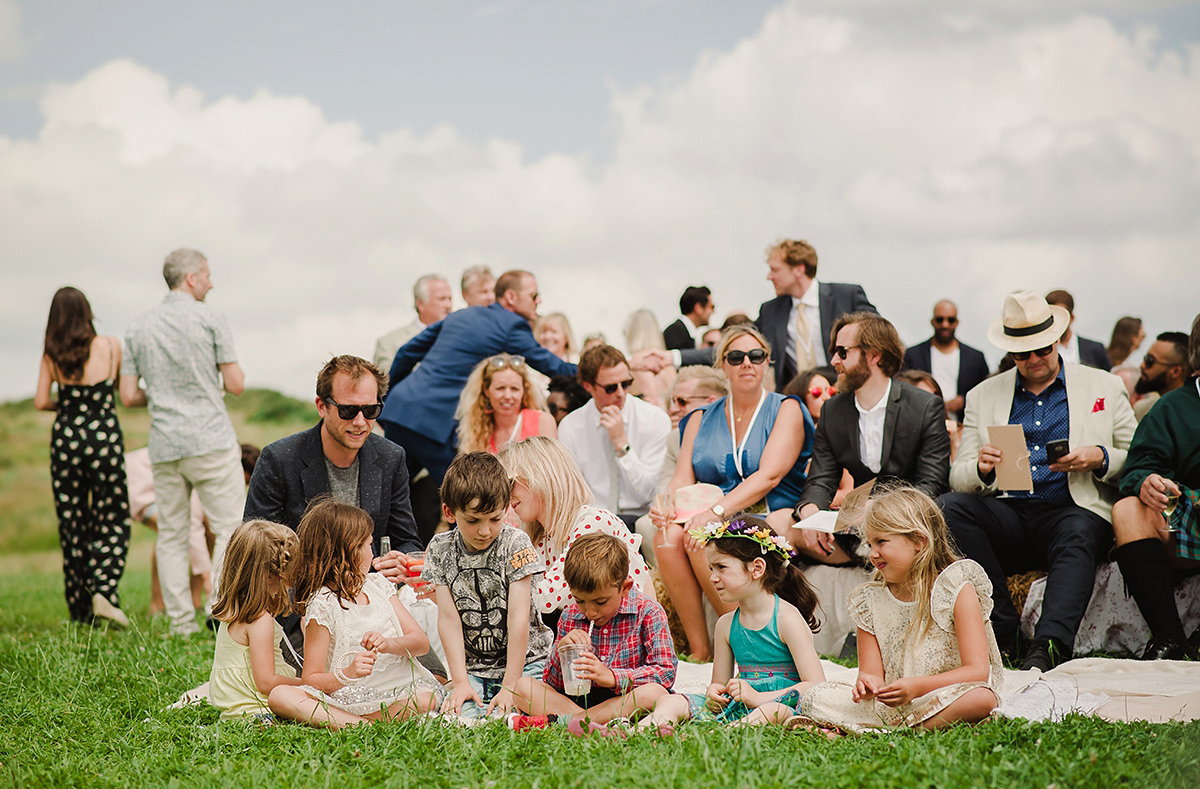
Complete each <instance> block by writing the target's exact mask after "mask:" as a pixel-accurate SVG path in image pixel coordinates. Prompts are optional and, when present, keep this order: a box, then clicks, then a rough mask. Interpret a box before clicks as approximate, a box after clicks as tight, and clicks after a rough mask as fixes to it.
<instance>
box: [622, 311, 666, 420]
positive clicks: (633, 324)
mask: <svg viewBox="0 0 1200 789" xmlns="http://www.w3.org/2000/svg"><path fill="white" fill-rule="evenodd" d="M666 347H667V346H666V343H664V342H663V336H662V329H660V328H659V326H658V318H655V317H654V313H653V312H651V311H650V310H647V309H640V310H634V311H633V312H631V313H630V314H629V317H628V318H626V319H625V348H626V350H628V351H629V356H630V357H631V358H632V357H633V356H635V355H637V354H639V353H641V352H642V351H647V350H658V351H662V350H665V349H666ZM630 371H631V372H632V373H633V388H632V389H630V394H632V395H633V396H634V397H640V398H642V399H643V400H645V401H646V402H647V403H650V404H651V405H657V406H660V407H665V406H666V403H665V400H664V397H663V393H664V392H666V391H667V390H668V389H670V388H671V384H672V383H674V382H675V368H674V367H672V366H671V365H667V366H665V367H663V368H662V369H661V370H659V371H658V372H657V373H654V372H651V371H650V370H647V369H646V368H644V367H643V368H638V367H634V366H633V365H630Z"/></svg>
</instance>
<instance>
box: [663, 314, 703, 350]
mask: <svg viewBox="0 0 1200 789" xmlns="http://www.w3.org/2000/svg"><path fill="white" fill-rule="evenodd" d="M685 320H687V318H680V319H679V320H677V321H675V322H674V323H672V324H671V325H670V326H668V327H667V328H665V329H663V344H664V345H665V346H666V348H667V350H668V351H682V350H684V349H688V348H695V347H696V340H695V338H694V337H692V333H691V332H690V331H688V327H687V326H685V325H684V323H683V322H684V321H685Z"/></svg>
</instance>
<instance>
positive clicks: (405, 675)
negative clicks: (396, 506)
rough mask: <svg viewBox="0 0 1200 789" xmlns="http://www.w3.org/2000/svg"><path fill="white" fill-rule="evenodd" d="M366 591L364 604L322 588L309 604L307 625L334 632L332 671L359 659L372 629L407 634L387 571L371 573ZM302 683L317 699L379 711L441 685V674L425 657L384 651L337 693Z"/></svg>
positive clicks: (363, 712)
mask: <svg viewBox="0 0 1200 789" xmlns="http://www.w3.org/2000/svg"><path fill="white" fill-rule="evenodd" d="M363 593H364V594H366V595H367V603H366V605H358V604H357V603H355V602H354V601H352V600H341V601H339V600H338V598H337V597H336V596H335V595H334V594H333V592H331V591H329V589H322V590H321V591H319V592H317V594H316V595H314V596H313V599H312V601H311V602H309V604H308V608H307V610H306V611H305V614H304V622H303V623H304V626H305V627H306V628H307V627H308V623H309V622H316V623H318V624H320V625H323V626H324V627H325V628H327V629H328V630H329V633H330V642H329V655H328V657H327V658H326V662H325V671H327V672H331V671H333V669H334V667H335V666H336V667H338V668H341V669H342V670H343V671H344V670H345V668H346V667H347V666H349V665H350V664H351V663H352V662H353V661H354V656H355V655H357V654H358V653H359V652H362V651H363V647H362V637H363V635H364V634H366V633H367V632H369V631H375V632H376V633H380V634H381V635H383V636H384V637H385V638H399V637H400V636H402V635H404V631H403V630H402V629H401V627H400V620H399V619H398V618H397V616H396V611H395V609H393V608H392V603H391V600H392V598H393V597H395V595H396V589H395V587H394V586H392V584H391V583H390V582H389V581H388V580H387V579H386V578H384V577H383V576H382V575H380V574H378V573H369V574H368V575H367V579H366V581H365V582H364V583H363ZM343 606H345V608H343ZM301 687H302V688H303V690H304V691H306V692H307V693H310V694H312V695H313V696H314V697H316V698H317V699H320V700H322V701H327V702H329V704H331V705H333V706H335V707H338V708H340V709H343V710H345V711H346V712H350V713H353V714H355V715H366V714H368V713H371V712H378V711H379V710H380V709H381V708H384V707H387V706H388V705H390V704H392V703H393V702H395V701H399V700H400V699H406V698H410V697H413V696H415V695H416V694H418V693H422V692H426V691H431V692H434V693H438V692H440V690H441V686H440V685H439V684H438V682H437V680H435V679H434V678H433V675H432V674H430V673H429V670H428V669H426V668H425V667H424V666H422V665H421V664H420V663H418V662H417V661H415V660H413V659H412V658H410V657H408V656H406V655H392V654H389V653H385V652H380V653H379V655H378V657H377V658H376V660H375V666H374V669H373V670H372V671H371V673H370V674H368V675H367V676H366V677H364V678H362V679H361V680H359V681H357V682H353V683H351V684H349V685H346V686H345V687H342V688H341V689H339V690H338V691H336V692H335V693H324V692H322V691H320V690H318V689H316V688H314V687H312V686H310V685H302V686H301Z"/></svg>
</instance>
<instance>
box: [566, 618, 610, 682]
mask: <svg viewBox="0 0 1200 789" xmlns="http://www.w3.org/2000/svg"><path fill="white" fill-rule="evenodd" d="M575 632H577V633H578V632H580V631H578V630H577V631H575ZM575 676H577V677H579V678H580V679H590V680H591V681H592V683H593V684H595V685H599V686H600V687H602V688H615V687H616V686H617V675H616V674H614V673H613V670H612V669H611V668H609V667H608V666H606V665H604V663H602V662H601V661H600V658H598V657H596V655H595V654H594V653H592V652H584V653H583V654H582V655H580V656H579V657H577V658H575Z"/></svg>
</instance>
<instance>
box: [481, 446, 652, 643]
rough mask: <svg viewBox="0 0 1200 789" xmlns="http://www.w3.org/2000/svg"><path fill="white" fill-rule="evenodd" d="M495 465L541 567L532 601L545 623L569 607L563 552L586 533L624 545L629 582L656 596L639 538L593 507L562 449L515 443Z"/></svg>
mask: <svg viewBox="0 0 1200 789" xmlns="http://www.w3.org/2000/svg"><path fill="white" fill-rule="evenodd" d="M500 462H501V463H502V464H503V465H504V470H505V471H507V472H508V476H510V477H511V478H512V480H513V491H512V508H513V510H515V511H516V514H517V517H519V518H520V519H521V526H522V528H524V529H525V531H526V533H528V534H529V538H530V539H531V540H532V541H533V547H534V550H536V551H537V552H538V555H539V556H540V558H541V559H542V562H543V563H544V564H545V565H546V572H545V574H544V575H543V576H542V578H541V580H540V581H539V582H538V584H537V587H536V588H535V589H534V600H535V602H536V603H537V605H538V610H539V611H540V612H541V614H542V618H543V619H545V620H547V624H550V620H554V621H555V622H557V620H558V614H559V612H560V611H562V609H563V608H564V607H565V606H566V605H567V604H568V603H570V602H571V590H570V589H569V588H568V587H567V582H566V580H565V579H564V577H563V563H564V561H565V560H566V556H567V548H569V547H570V546H571V543H573V542H574V541H575V540H576V539H577V538H579V537H582V536H583V535H585V534H595V533H597V532H604V533H605V534H611V535H612V536H614V537H616V538H618V539H619V540H621V541H622V542H624V543H625V544H626V545H628V546H629V577H630V578H631V579H633V581H634V583H636V584H637V585H638V587H639V591H640V592H642V593H643V594H645V595H647V596H649V597H651V598H653V597H654V596H655V595H654V584H653V583H652V582H651V580H650V572H649V570H648V569H647V568H646V562H645V561H644V560H643V559H642V557H641V554H639V553H638V549H639V548H640V547H641V545H642V537H641V535H640V534H634V533H631V532H630V531H629V529H628V528H627V527H626V526H625V524H624V522H622V521H621V519H620V518H618V517H617V516H616V515H614V514H612V513H611V512H609V511H607V510H602V509H600V508H599V507H596V506H594V505H593V503H592V491H591V488H589V487H588V484H587V481H586V480H584V478H583V473H582V472H581V471H580V470H579V465H578V464H577V463H576V462H575V459H574V458H572V457H571V455H570V454H569V453H568V452H567V450H566V449H564V448H563V445H562V444H560V443H559V442H558V441H557V440H556V439H554V438H552V437H548V436H534V437H533V438H529V439H526V440H524V441H516V442H513V443H511V444H509V445H508V446H506V447H505V448H504V449H503V450H501V452H500Z"/></svg>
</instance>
